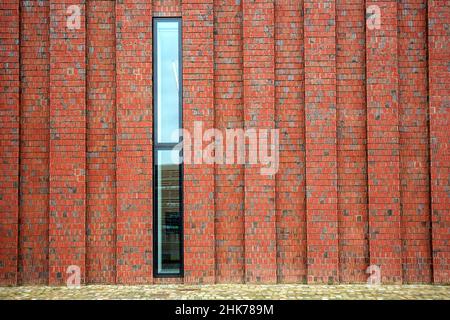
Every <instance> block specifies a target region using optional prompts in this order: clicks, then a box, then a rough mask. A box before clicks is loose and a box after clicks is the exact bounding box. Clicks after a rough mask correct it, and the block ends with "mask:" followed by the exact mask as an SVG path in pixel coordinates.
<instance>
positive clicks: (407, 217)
mask: <svg viewBox="0 0 450 320" xmlns="http://www.w3.org/2000/svg"><path fill="white" fill-rule="evenodd" d="M426 10H427V9H426V1H425V0H423V1H413V0H408V1H400V2H399V3H398V23H399V37H398V46H399V51H398V52H399V56H398V66H399V70H398V73H399V121H400V123H399V125H400V146H401V149H400V169H401V170H400V178H401V196H402V222H401V224H402V242H403V250H402V252H403V281H404V282H405V283H430V282H431V277H432V274H431V263H432V259H431V249H430V244H431V239H430V237H431V233H430V230H431V229H430V228H431V226H430V224H431V220H430V219H431V215H430V203H429V198H430V192H429V176H428V174H429V164H428V122H427V113H428V106H427V94H428V91H427V45H426V43H427V38H426V37H427V32H426Z"/></svg>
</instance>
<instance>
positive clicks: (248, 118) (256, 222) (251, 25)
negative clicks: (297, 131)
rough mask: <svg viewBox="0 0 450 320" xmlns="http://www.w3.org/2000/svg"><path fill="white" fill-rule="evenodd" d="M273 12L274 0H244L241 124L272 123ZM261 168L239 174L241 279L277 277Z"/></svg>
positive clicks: (271, 205) (268, 185)
mask: <svg viewBox="0 0 450 320" xmlns="http://www.w3.org/2000/svg"><path fill="white" fill-rule="evenodd" d="M274 11H275V8H274V3H273V1H268V0H256V1H254V2H250V1H245V2H243V29H244V31H243V58H244V59H243V69H244V75H243V77H244V79H243V80H244V121H245V124H244V127H245V129H251V128H253V129H256V130H257V131H258V130H259V129H272V128H274V127H275V90H274V80H275V74H274V71H275V70H274V69H275V61H274V54H275V43H274V32H275V30H274V24H275V12H274ZM269 141H270V140H269ZM255 147H256V146H251V145H249V146H248V148H247V149H250V148H255ZM248 151H250V150H248ZM259 160H260V159H259ZM262 167H263V165H261V164H246V166H245V173H244V174H245V280H246V282H249V283H258V282H261V283H275V282H276V281H277V264H276V263H277V262H276V258H277V257H276V251H277V248H276V213H275V186H276V181H275V175H263V174H261V168H262Z"/></svg>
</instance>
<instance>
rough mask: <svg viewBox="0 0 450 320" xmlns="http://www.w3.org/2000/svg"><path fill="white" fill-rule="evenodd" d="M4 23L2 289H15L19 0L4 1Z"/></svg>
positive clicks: (0, 78)
mask: <svg viewBox="0 0 450 320" xmlns="http://www.w3.org/2000/svg"><path fill="white" fill-rule="evenodd" d="M0 23H1V28H2V31H1V43H0V66H1V68H0V69H1V73H0V123H1V124H0V146H1V150H0V151H1V153H0V161H1V162H0V169H1V171H0V172H1V173H0V212H1V214H0V285H15V284H17V261H18V251H17V248H18V221H19V139H20V137H19V113H20V111H19V110H20V97H19V95H20V76H19V72H20V71H19V70H20V67H19V56H20V54H19V42H20V39H19V37H20V27H19V24H20V10H19V0H4V1H2V3H1V4H0Z"/></svg>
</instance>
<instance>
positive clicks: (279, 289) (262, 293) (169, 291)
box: [0, 284, 450, 300]
mask: <svg viewBox="0 0 450 320" xmlns="http://www.w3.org/2000/svg"><path fill="white" fill-rule="evenodd" d="M0 299H447V300H450V286H431V285H404V286H388V285H381V286H376V285H372V286H369V285H336V286H331V285H323V286H322V285H313V286H308V285H230V284H226V285H199V286H197V285H147V286H113V285H89V286H82V287H80V288H67V287H43V286H34V287H9V288H0Z"/></svg>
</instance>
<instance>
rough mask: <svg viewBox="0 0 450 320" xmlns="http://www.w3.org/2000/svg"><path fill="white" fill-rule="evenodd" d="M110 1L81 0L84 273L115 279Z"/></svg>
mask: <svg viewBox="0 0 450 320" xmlns="http://www.w3.org/2000/svg"><path fill="white" fill-rule="evenodd" d="M114 9H115V6H114V2H113V1H101V0H98V1H89V2H87V3H86V20H87V29H86V34H87V35H86V37H87V39H86V50H87V61H86V63H87V66H86V73H87V92H86V94H87V97H86V105H87V106H86V108H87V115H86V116H87V119H86V121H87V123H86V126H87V136H86V140H87V146H86V148H87V149H86V153H87V154H86V165H87V177H86V180H87V181H86V186H87V190H86V196H87V204H86V205H87V206H86V236H87V238H86V273H87V274H86V278H87V281H88V282H89V283H114V282H115V276H116V273H115V268H116V188H115V182H116V181H115V179H116V153H115V151H116V126H115V124H116V112H115V110H116V104H115V96H116V91H115V86H114V85H111V84H114V83H115V63H116V60H115V51H116V50H115V49H116V47H115V41H116V30H115V20H114V18H115V14H114Z"/></svg>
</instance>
